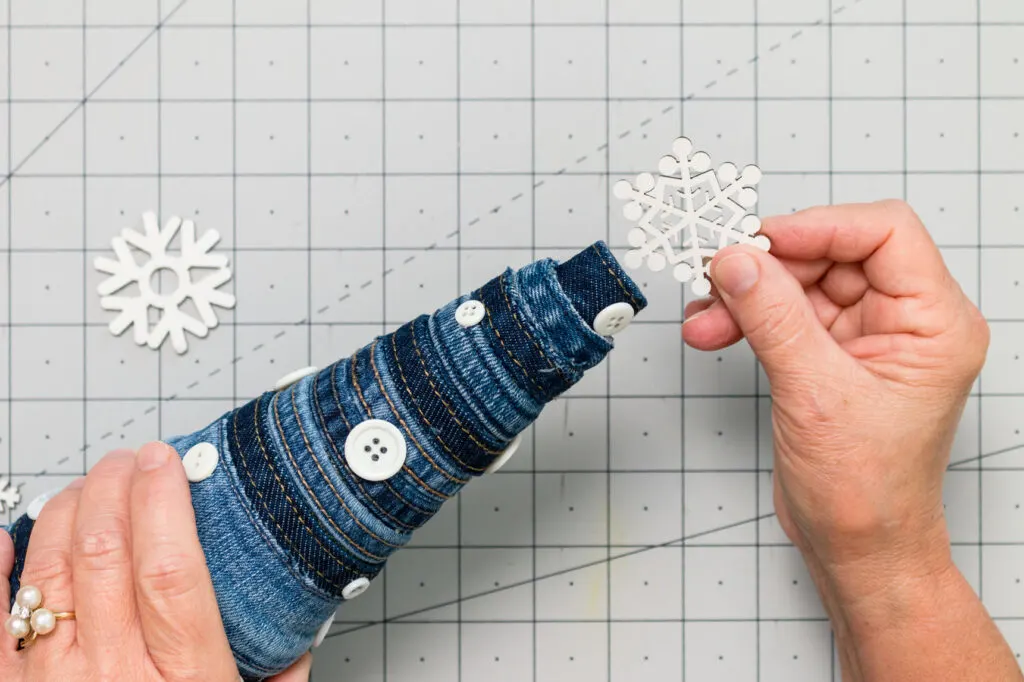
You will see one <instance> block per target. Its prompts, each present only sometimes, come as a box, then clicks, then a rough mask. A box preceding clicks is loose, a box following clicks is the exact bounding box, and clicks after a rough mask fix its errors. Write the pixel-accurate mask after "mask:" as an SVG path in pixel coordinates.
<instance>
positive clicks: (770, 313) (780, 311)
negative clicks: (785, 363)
mask: <svg viewBox="0 0 1024 682" xmlns="http://www.w3.org/2000/svg"><path fill="white" fill-rule="evenodd" d="M802 321H803V314H802V311H801V310H800V308H799V307H798V306H795V305H793V304H792V303H789V302H787V301H765V302H763V303H762V304H761V314H760V316H759V317H758V318H757V319H756V320H754V322H753V324H752V325H751V327H750V329H749V330H747V334H746V335H747V336H748V337H749V338H751V339H753V340H754V342H755V343H756V344H757V350H758V351H759V352H761V353H777V352H778V351H779V350H781V349H783V348H785V347H786V346H788V345H791V344H792V343H794V342H796V341H797V340H798V339H799V338H800V336H801V333H802V330H803V325H802V324H801V323H802Z"/></svg>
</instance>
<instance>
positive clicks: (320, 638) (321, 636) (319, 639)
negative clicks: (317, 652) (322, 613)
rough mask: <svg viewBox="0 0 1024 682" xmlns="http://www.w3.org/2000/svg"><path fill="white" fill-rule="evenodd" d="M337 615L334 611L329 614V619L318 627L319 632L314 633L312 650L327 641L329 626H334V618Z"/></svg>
mask: <svg viewBox="0 0 1024 682" xmlns="http://www.w3.org/2000/svg"><path fill="white" fill-rule="evenodd" d="M337 615H338V612H337V611H335V612H334V613H332V614H331V617H330V618H328V619H327V620H325V621H324V624H323V625H321V626H320V630H319V631H318V632H317V633H316V639H314V640H313V648H314V649H315V648H317V647H318V646H320V645H321V644H323V643H324V640H325V639H327V633H328V632H330V631H331V626H332V625H334V618H335V617H336V616H337Z"/></svg>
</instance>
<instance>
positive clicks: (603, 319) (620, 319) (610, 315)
mask: <svg viewBox="0 0 1024 682" xmlns="http://www.w3.org/2000/svg"><path fill="white" fill-rule="evenodd" d="M634 317H636V313H634V312H633V306H631V305H629V304H628V303H615V304H613V305H610V306H608V307H607V308H605V309H604V310H602V311H601V312H599V313H598V314H597V317H595V318H594V331H595V332H597V333H598V334H600V335H601V336H615V335H616V334H618V333H619V332H621V331H622V330H623V329H625V328H626V327H628V326H629V325H630V323H632V322H633V318H634Z"/></svg>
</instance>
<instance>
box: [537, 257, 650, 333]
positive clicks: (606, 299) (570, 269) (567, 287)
mask: <svg viewBox="0 0 1024 682" xmlns="http://www.w3.org/2000/svg"><path fill="white" fill-rule="evenodd" d="M595 273H601V275H600V276H595ZM555 274H556V276H557V277H558V281H559V283H560V284H561V285H562V290H563V291H565V292H566V294H567V295H568V296H569V298H570V300H571V301H572V305H573V308H575V310H576V311H577V312H578V313H579V315H580V317H582V318H583V319H584V320H589V321H593V319H594V318H595V317H597V314H598V313H600V312H601V311H602V310H604V309H605V308H607V307H608V306H610V305H612V304H613V303H619V302H623V303H629V304H630V305H631V306H632V307H633V311H634V312H640V311H641V310H643V309H644V308H645V307H647V300H646V299H645V298H644V295H643V293H642V292H641V291H640V289H639V288H637V286H636V285H635V284H634V283H633V282H632V280H630V278H629V277H628V276H626V273H625V271H624V270H623V269H622V266H621V265H619V263H618V261H616V260H615V257H614V256H613V255H612V253H611V251H609V250H608V247H607V246H606V245H605V244H603V243H601V242H598V243H597V244H593V245H591V246H590V248H588V249H584V250H583V251H581V252H580V253H578V254H576V255H575V256H573V257H572V258H570V259H569V260H567V261H566V262H564V263H562V264H561V265H559V266H558V267H556V268H555Z"/></svg>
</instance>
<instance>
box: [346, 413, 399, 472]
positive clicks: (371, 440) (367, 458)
mask: <svg viewBox="0 0 1024 682" xmlns="http://www.w3.org/2000/svg"><path fill="white" fill-rule="evenodd" d="M345 460H346V461H347V462H348V465H349V466H350V467H352V471H353V472H355V474H356V476H358V477H359V478H362V479H364V480H367V481H385V480H387V479H389V478H391V477H392V476H394V475H395V474H397V473H398V472H399V471H401V470H402V467H403V466H404V465H405V438H403V437H402V432H401V431H399V430H398V427H396V426H395V425H394V424H391V423H390V422H386V421H381V420H379V419H371V420H369V421H365V422H362V423H361V424H357V425H356V426H355V428H353V429H352V431H350V432H349V434H348V438H347V439H345Z"/></svg>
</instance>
